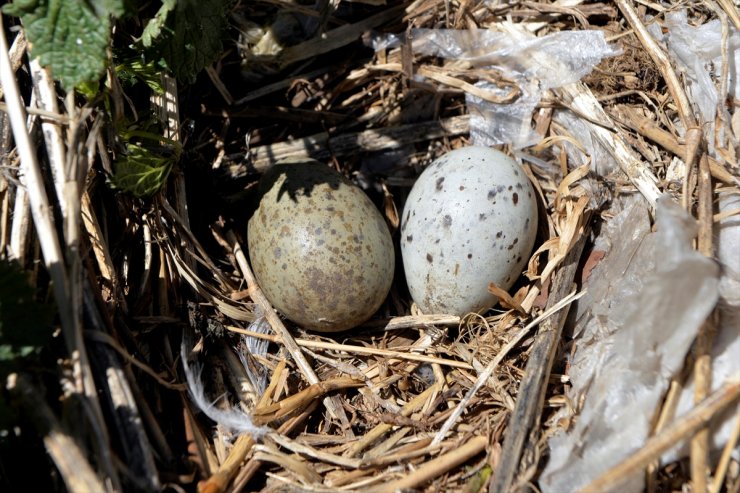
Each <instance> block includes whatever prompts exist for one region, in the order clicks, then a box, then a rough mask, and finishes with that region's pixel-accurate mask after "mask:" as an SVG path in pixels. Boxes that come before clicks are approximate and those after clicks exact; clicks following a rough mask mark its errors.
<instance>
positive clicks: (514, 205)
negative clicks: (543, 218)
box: [401, 146, 537, 316]
mask: <svg viewBox="0 0 740 493" xmlns="http://www.w3.org/2000/svg"><path fill="white" fill-rule="evenodd" d="M536 233H537V202H536V199H535V192H534V188H533V187H532V184H531V183H530V182H529V179H528V178H527V176H526V174H525V173H524V170H523V169H522V168H521V166H519V165H518V164H517V163H516V161H514V160H513V159H511V158H510V157H508V156H506V155H505V154H504V153H502V152H500V151H497V150H495V149H490V148H487V147H476V146H473V147H463V148H459V149H456V150H453V151H451V152H448V153H447V154H445V155H443V156H441V157H440V158H439V159H437V160H435V161H434V162H433V163H432V164H430V165H429V167H427V169H425V170H424V172H423V173H422V174H421V175H420V176H419V178H418V179H417V181H416V183H415V184H414V186H413V187H412V189H411V192H410V193H409V196H408V199H407V201H406V205H405V207H404V211H403V215H402V223H401V255H402V258H403V267H404V271H405V274H406V282H407V284H408V287H409V291H410V293H411V297H412V298H413V300H414V301H415V302H416V304H417V305H418V306H419V308H420V309H421V310H422V312H424V313H449V314H454V315H459V316H462V315H464V314H466V313H469V312H480V311H482V310H485V309H488V308H490V307H492V306H493V305H495V304H496V302H497V298H496V297H495V296H494V295H492V294H491V293H490V292H489V291H488V284H489V283H490V282H494V283H496V285H497V286H499V287H501V288H502V289H509V288H510V287H511V286H512V284H513V283H514V282H515V281H516V279H517V278H518V277H519V275H520V274H521V272H522V269H523V267H524V265H525V264H526V262H527V260H528V258H529V255H530V253H531V251H532V247H533V245H534V241H535V237H536Z"/></svg>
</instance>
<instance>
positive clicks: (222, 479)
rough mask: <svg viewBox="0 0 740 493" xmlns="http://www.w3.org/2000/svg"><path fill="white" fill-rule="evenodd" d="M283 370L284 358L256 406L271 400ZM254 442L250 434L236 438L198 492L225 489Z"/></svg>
mask: <svg viewBox="0 0 740 493" xmlns="http://www.w3.org/2000/svg"><path fill="white" fill-rule="evenodd" d="M283 371H285V360H281V361H280V362H279V363H278V365H277V367H276V368H275V371H273V373H272V378H271V379H270V384H269V385H268V386H267V388H266V389H265V392H264V393H263V394H262V396H261V397H260V400H259V402H258V403H257V406H258V407H259V406H263V405H267V404H268V403H269V402H270V401H271V399H272V396H273V395H274V394H275V389H276V388H277V385H278V382H279V381H280V379H281V378H282V374H283ZM255 443H256V441H255V440H254V437H252V436H251V435H247V434H245V435H241V436H240V437H239V438H237V440H236V443H235V444H234V447H233V448H232V449H231V452H229V456H228V457H227V458H226V460H225V461H224V462H223V463H222V464H221V465H220V467H219V468H218V470H217V471H216V472H214V473H213V474H212V475H211V477H209V478H208V479H207V480H205V481H202V482H201V483H200V484H199V485H198V491H199V492H200V493H220V492H222V491H225V490H226V487H227V486H228V485H229V482H231V480H232V479H233V478H234V476H235V475H236V473H237V471H238V469H239V466H240V465H241V463H242V462H243V461H244V458H245V457H246V456H247V454H248V453H249V451H250V450H251V449H252V447H254V445H255Z"/></svg>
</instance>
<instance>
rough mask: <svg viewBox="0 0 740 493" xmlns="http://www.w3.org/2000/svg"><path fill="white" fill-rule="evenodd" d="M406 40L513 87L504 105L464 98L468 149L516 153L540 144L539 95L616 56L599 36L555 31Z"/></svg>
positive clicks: (423, 33)
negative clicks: (492, 73)
mask: <svg viewBox="0 0 740 493" xmlns="http://www.w3.org/2000/svg"><path fill="white" fill-rule="evenodd" d="M411 39H412V45H411V46H412V50H413V51H414V53H416V54H419V55H428V56H438V57H441V58H446V59H448V60H450V61H454V62H464V63H465V64H466V65H468V66H470V67H472V68H479V69H488V70H491V69H492V70H498V71H499V72H500V73H501V75H502V76H503V78H504V79H509V80H511V81H513V82H514V83H515V84H516V85H517V86H518V88H519V90H520V94H519V96H518V97H516V98H515V99H514V101H512V102H510V103H500V104H499V103H493V102H490V101H486V100H484V99H482V98H481V97H478V96H475V95H473V94H471V93H469V92H466V94H465V98H466V103H467V108H468V111H469V113H470V116H471V120H470V137H471V140H472V141H473V143H474V144H475V145H483V146H491V145H496V144H511V145H512V146H513V147H514V148H516V149H519V148H522V147H527V146H530V145H533V144H535V143H537V142H538V141H539V140H540V139H541V137H540V136H538V135H537V134H536V133H535V132H534V130H533V129H532V123H531V121H532V114H533V112H534V110H535V108H536V106H537V104H538V103H539V102H540V99H541V98H542V94H543V92H544V91H546V90H548V89H553V88H556V87H561V86H564V85H566V84H570V83H572V82H576V81H578V80H580V79H581V78H582V77H584V76H586V75H587V74H588V73H589V72H591V70H592V69H593V68H594V67H595V66H596V65H597V64H598V63H599V62H600V61H601V60H602V59H603V58H605V57H607V56H613V55H616V54H618V53H619V52H618V50H617V49H615V48H614V47H612V46H610V45H609V44H607V42H606V40H605V39H604V34H603V33H602V32H601V31H561V32H557V33H553V34H548V35H546V36H543V37H539V38H537V37H535V36H534V35H532V34H529V33H526V32H521V31H513V32H507V33H502V32H495V31H490V30H483V29H480V30H454V29H415V30H412V31H411ZM398 43H399V38H398V37H397V36H387V37H386V36H382V37H376V38H375V39H374V40H373V42H372V44H373V46H374V48H375V49H376V50H378V49H380V48H387V47H389V46H395V45H397V44H398ZM474 86H475V87H476V88H478V89H481V90H483V91H486V92H488V93H490V94H493V95H495V96H498V97H500V98H506V96H507V95H509V94H510V93H511V88H510V87H504V86H500V85H497V84H496V83H494V82H491V81H486V80H479V81H478V82H476V83H475V84H474Z"/></svg>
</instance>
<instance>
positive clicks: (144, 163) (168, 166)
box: [111, 143, 177, 197]
mask: <svg viewBox="0 0 740 493" xmlns="http://www.w3.org/2000/svg"><path fill="white" fill-rule="evenodd" d="M176 160H177V153H176V154H175V155H173V156H166V157H164V156H161V155H159V154H156V153H154V152H152V151H151V150H149V149H146V148H145V147H142V146H139V145H136V144H131V143H129V144H127V145H126V154H125V155H123V156H121V158H120V159H119V160H118V161H116V162H115V163H114V164H113V176H112V178H111V184H112V185H113V186H114V187H115V188H118V189H120V190H123V191H125V192H128V193H131V194H133V195H134V196H136V197H150V196H151V195H154V194H155V193H156V192H158V191H159V189H160V188H162V186H163V185H164V183H165V181H166V180H167V176H168V175H169V174H170V170H172V166H173V165H174V163H175V161H176Z"/></svg>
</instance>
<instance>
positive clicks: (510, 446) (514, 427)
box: [488, 231, 587, 493]
mask: <svg viewBox="0 0 740 493" xmlns="http://www.w3.org/2000/svg"><path fill="white" fill-rule="evenodd" d="M586 237H587V233H586V231H582V232H581V234H580V235H579V237H578V239H577V240H576V241H575V243H574V244H573V245H572V247H571V249H570V251H569V252H568V254H567V256H566V257H565V259H564V260H563V263H562V264H561V265H560V267H559V268H558V270H557V271H556V272H555V274H554V275H553V278H552V283H551V287H550V294H549V297H548V300H547V305H548V308H550V307H554V306H556V305H557V304H558V303H559V302H560V300H562V299H564V298H565V297H566V295H567V294H568V293H569V292H570V291H571V289H572V288H573V284H574V278H575V274H576V270H577V268H578V262H579V260H580V258H581V253H582V252H583V247H584V245H585V244H586ZM569 306H570V305H566V307H569ZM568 311H569V310H568V309H565V310H560V311H558V312H556V313H555V314H554V315H553V316H552V317H549V318H547V319H545V321H544V322H542V324H541V325H540V328H539V330H538V331H537V336H536V338H535V342H534V345H533V347H532V350H531V352H530V355H529V360H528V361H527V366H526V369H525V373H524V378H523V379H522V382H521V384H520V385H519V395H518V396H517V400H516V405H515V407H514V411H513V412H512V415H511V418H510V420H509V426H508V428H507V430H506V435H505V439H504V445H503V451H502V455H501V462H499V464H498V467H497V468H496V471H495V472H494V478H493V480H492V481H491V483H490V484H489V489H488V491H489V492H490V493H504V492H507V491H509V490H510V488H511V487H512V485H513V483H514V478H515V475H516V473H517V471H518V470H519V467H520V459H521V457H522V454H523V451H524V447H525V442H526V440H527V438H528V437H529V435H530V433H533V432H535V433H537V431H538V430H536V427H537V426H538V425H539V422H540V413H541V412H542V406H543V404H544V400H545V393H546V391H547V383H548V381H549V376H550V372H551V370H552V365H553V362H554V360H555V354H556V352H557V348H558V342H559V341H560V337H561V334H562V330H563V325H564V324H565V320H566V318H567V315H568ZM530 446H535V447H536V443H530Z"/></svg>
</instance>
